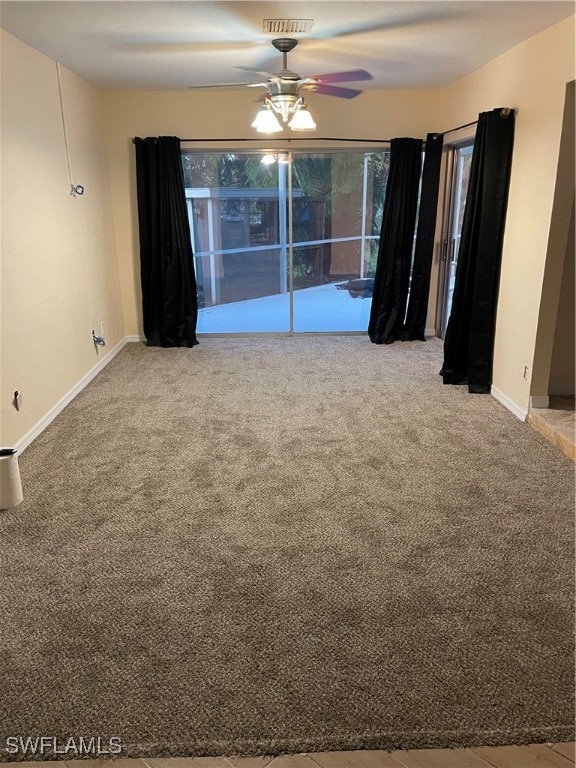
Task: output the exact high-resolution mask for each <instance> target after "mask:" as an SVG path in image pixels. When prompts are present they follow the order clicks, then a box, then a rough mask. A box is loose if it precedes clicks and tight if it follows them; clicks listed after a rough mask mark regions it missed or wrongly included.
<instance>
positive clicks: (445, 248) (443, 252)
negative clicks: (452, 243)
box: [440, 240, 448, 261]
mask: <svg viewBox="0 0 576 768" xmlns="http://www.w3.org/2000/svg"><path fill="white" fill-rule="evenodd" d="M440 258H441V259H442V261H447V260H448V240H442V249H441V251H440Z"/></svg>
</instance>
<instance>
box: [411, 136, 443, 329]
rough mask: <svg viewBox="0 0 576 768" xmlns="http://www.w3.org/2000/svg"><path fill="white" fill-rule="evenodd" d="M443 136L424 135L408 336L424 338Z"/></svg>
mask: <svg viewBox="0 0 576 768" xmlns="http://www.w3.org/2000/svg"><path fill="white" fill-rule="evenodd" d="M443 138H444V137H443V135H442V134H441V133H429V134H428V136H427V137H426V149H425V151H424V168H423V170H422V189H421V191H420V208H419V211H418V228H417V230H416V246H415V248H414V263H413V265H412V278H411V280H410V299H409V301H408V312H407V313H406V329H407V331H408V338H409V339H410V340H413V339H418V340H419V341H426V336H425V333H426V315H427V314H428V296H429V293H430V274H431V272H432V257H433V255H434V234H435V232H436V217H437V212H438V189H439V186H440V163H441V161H442V143H443Z"/></svg>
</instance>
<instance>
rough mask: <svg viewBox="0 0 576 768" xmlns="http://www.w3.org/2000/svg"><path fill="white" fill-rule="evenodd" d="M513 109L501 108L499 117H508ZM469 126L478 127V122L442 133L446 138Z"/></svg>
mask: <svg viewBox="0 0 576 768" xmlns="http://www.w3.org/2000/svg"><path fill="white" fill-rule="evenodd" d="M513 111H514V110H513V109H510V107H502V109H501V110H500V117H508V115H509V114H510V113H511V112H513ZM471 125H478V120H472V122H471V123H464V125H459V126H458V127H457V128H450V130H449V131H444V136H446V134H447V133H454V132H455V131H461V130H462V128H470V126H471Z"/></svg>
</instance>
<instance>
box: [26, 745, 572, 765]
mask: <svg viewBox="0 0 576 768" xmlns="http://www.w3.org/2000/svg"><path fill="white" fill-rule="evenodd" d="M574 752H575V745H574V742H567V743H562V744H531V745H528V746H508V747H474V748H471V749H409V750H406V751H403V752H400V751H396V752H385V751H383V750H373V751H358V752H314V753H310V754H301V755H280V756H278V757H271V756H262V757H190V758H187V757H186V758H185V757H176V758H147V759H146V760H125V759H117V760H114V768H573V766H574V764H575V757H574ZM18 766H19V768H39V763H38V762H22V763H18ZM47 766H49V767H50V768H110V761H109V760H67V761H64V763H63V761H58V762H43V763H42V768H46V767H47Z"/></svg>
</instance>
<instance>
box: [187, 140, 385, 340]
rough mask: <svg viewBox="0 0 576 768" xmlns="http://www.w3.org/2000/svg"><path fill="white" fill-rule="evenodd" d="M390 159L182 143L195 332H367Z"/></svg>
mask: <svg viewBox="0 0 576 768" xmlns="http://www.w3.org/2000/svg"><path fill="white" fill-rule="evenodd" d="M263 158H264V159H265V162H262V160H263ZM266 161H268V162H266ZM388 161H389V154H388V152H382V151H381V150H379V151H377V152H348V151H337V150H334V151H330V152H322V153H313V154H312V153H308V152H306V153H304V152H302V153H279V154H275V155H268V156H265V155H264V153H260V152H253V153H240V152H234V153H199V152H190V151H183V152H182V163H183V168H184V178H185V185H186V200H187V206H188V216H189V221H190V232H191V237H192V246H193V250H194V262H195V263H194V266H195V270H196V279H197V283H198V300H199V317H198V332H199V333H305V332H330V331H332V332H346V331H349V332H361V331H365V330H366V328H367V325H368V317H369V314H370V303H371V282H372V278H373V276H374V272H375V266H376V256H377V250H378V238H379V232H380V226H381V218H382V207H383V201H384V191H385V187H386V180H387V171H388Z"/></svg>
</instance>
